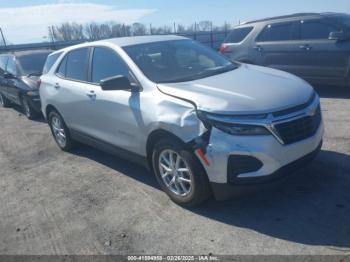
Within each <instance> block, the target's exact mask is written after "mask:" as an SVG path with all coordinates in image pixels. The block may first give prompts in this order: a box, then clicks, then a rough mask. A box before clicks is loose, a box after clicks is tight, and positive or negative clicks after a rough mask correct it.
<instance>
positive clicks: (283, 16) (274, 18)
mask: <svg viewBox="0 0 350 262" xmlns="http://www.w3.org/2000/svg"><path fill="white" fill-rule="evenodd" d="M299 16H322V14H321V13H296V14H291V15H282V16H275V17H267V18H262V19H257V20H252V21H247V22H243V23H241V25H246V24H252V23H257V22H264V21H270V20H271V21H272V20H279V19H284V18H293V17H299Z"/></svg>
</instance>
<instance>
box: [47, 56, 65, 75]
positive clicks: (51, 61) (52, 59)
mask: <svg viewBox="0 0 350 262" xmlns="http://www.w3.org/2000/svg"><path fill="white" fill-rule="evenodd" d="M61 54H62V52H59V53H56V54H52V55H49V56H48V57H47V59H46V62H45V65H44V68H43V74H46V73H47V72H49V71H50V69H51V67H52V66H53V64H54V63H55V62H56V61H57V59H58V57H59V56H60V55H61Z"/></svg>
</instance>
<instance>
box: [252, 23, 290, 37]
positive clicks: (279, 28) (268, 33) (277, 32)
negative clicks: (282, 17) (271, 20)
mask: <svg viewBox="0 0 350 262" xmlns="http://www.w3.org/2000/svg"><path fill="white" fill-rule="evenodd" d="M296 39H297V35H296V30H295V23H283V24H281V23H280V24H270V25H267V26H266V27H265V28H264V30H263V31H262V32H261V33H260V35H259V36H258V39H257V40H258V41H259V42H273V41H288V40H296Z"/></svg>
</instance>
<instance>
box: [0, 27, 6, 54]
mask: <svg viewBox="0 0 350 262" xmlns="http://www.w3.org/2000/svg"><path fill="white" fill-rule="evenodd" d="M0 32H1V37H2V41H3V42H4V46H5V49H7V45H6V40H5V37H4V34H3V32H2V28H1V27H0Z"/></svg>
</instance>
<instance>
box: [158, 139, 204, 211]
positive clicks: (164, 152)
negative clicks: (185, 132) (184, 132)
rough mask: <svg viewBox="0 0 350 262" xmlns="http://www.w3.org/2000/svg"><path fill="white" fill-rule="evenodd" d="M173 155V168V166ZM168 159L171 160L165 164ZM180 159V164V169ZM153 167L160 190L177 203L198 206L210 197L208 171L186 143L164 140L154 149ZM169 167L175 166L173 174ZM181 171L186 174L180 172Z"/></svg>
mask: <svg viewBox="0 0 350 262" xmlns="http://www.w3.org/2000/svg"><path fill="white" fill-rule="evenodd" d="M171 154H172V158H173V161H172V162H173V165H171V163H169V161H170V159H171V156H170V155H171ZM167 157H168V158H167ZM179 157H180V158H179ZM166 159H167V160H168V161H165V160H166ZM177 159H178V163H179V164H178V166H177V168H176V167H175V163H176V162H177V161H176V160H177ZM170 162H171V161H170ZM152 164H153V170H154V173H155V176H156V178H157V181H158V183H159V185H160V187H161V188H162V190H163V191H164V192H165V193H166V194H167V195H168V196H169V197H170V198H171V199H172V200H173V201H174V202H175V203H176V204H179V205H181V206H195V205H199V204H200V203H202V202H203V201H205V200H206V199H208V197H209V196H210V193H211V191H210V185H209V180H208V177H207V175H206V172H205V170H204V168H203V167H202V165H201V163H200V162H199V160H198V159H197V158H196V156H195V155H194V154H193V153H192V152H190V151H188V150H187V149H186V148H185V145H184V144H183V143H180V142H178V141H177V140H175V139H162V140H160V141H159V142H158V143H157V144H156V145H155V147H154V150H153V154H152ZM165 166H167V168H165ZM169 166H172V167H173V168H172V171H170V169H171V168H169ZM180 169H181V170H182V171H179V170H180ZM186 169H187V170H188V172H187V171H186ZM174 170H177V171H174ZM168 171H169V172H168ZM165 173H168V175H164V174H165ZM162 174H163V177H162ZM186 180H187V181H186ZM188 180H190V182H188ZM181 184H182V185H181ZM178 189H179V190H178Z"/></svg>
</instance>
